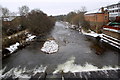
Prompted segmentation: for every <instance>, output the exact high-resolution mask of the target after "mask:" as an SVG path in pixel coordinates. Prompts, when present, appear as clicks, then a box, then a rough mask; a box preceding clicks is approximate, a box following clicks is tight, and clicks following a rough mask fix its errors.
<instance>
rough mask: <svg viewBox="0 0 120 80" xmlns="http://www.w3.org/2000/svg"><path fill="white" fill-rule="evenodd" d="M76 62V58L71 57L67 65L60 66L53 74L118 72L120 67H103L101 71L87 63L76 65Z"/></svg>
mask: <svg viewBox="0 0 120 80" xmlns="http://www.w3.org/2000/svg"><path fill="white" fill-rule="evenodd" d="M74 62H75V57H71V58H70V59H69V60H68V61H66V62H65V63H63V64H60V65H58V67H57V68H56V70H55V71H54V72H53V74H56V73H59V72H61V71H63V72H64V73H67V72H72V73H75V72H84V71H98V70H117V69H119V68H118V67H116V68H113V67H111V66H103V68H101V69H99V68H98V67H97V66H94V65H92V64H90V63H87V62H86V64H84V65H83V66H82V65H77V64H74Z"/></svg>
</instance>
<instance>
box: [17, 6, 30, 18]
mask: <svg viewBox="0 0 120 80" xmlns="http://www.w3.org/2000/svg"><path fill="white" fill-rule="evenodd" d="M28 12H29V7H28V6H26V5H24V6H22V7H19V14H20V16H25V15H26V14H28Z"/></svg>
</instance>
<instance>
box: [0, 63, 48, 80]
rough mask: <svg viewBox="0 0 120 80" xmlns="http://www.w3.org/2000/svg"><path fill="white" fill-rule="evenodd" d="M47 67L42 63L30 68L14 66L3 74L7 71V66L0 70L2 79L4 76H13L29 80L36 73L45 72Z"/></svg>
mask: <svg viewBox="0 0 120 80" xmlns="http://www.w3.org/2000/svg"><path fill="white" fill-rule="evenodd" d="M46 68H47V66H45V67H43V66H42V65H41V66H38V67H35V68H34V69H30V70H28V69H26V67H24V68H21V67H20V66H19V67H16V68H12V69H11V70H9V71H8V72H6V73H4V74H2V73H3V72H4V71H5V68H4V69H3V70H0V79H2V78H4V79H6V78H8V77H10V76H12V78H21V79H23V78H26V79H28V80H29V79H30V78H31V77H32V76H34V75H35V74H37V73H41V72H45V70H46Z"/></svg>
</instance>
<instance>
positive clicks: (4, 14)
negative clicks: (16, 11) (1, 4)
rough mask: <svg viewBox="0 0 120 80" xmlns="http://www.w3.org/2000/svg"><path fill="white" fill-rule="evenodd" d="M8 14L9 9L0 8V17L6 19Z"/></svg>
mask: <svg viewBox="0 0 120 80" xmlns="http://www.w3.org/2000/svg"><path fill="white" fill-rule="evenodd" d="M9 13H10V11H9V9H7V8H2V17H7V16H9Z"/></svg>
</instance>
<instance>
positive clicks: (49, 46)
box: [41, 40, 58, 54]
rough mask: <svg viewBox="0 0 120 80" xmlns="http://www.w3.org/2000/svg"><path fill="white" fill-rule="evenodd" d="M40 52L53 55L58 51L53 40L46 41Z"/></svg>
mask: <svg viewBox="0 0 120 80" xmlns="http://www.w3.org/2000/svg"><path fill="white" fill-rule="evenodd" d="M41 51H43V52H46V53H49V54H50V53H54V52H57V51H58V44H57V43H56V42H55V40H49V41H46V42H45V43H44V45H43V47H42V48H41Z"/></svg>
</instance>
